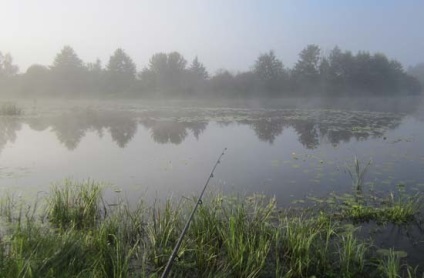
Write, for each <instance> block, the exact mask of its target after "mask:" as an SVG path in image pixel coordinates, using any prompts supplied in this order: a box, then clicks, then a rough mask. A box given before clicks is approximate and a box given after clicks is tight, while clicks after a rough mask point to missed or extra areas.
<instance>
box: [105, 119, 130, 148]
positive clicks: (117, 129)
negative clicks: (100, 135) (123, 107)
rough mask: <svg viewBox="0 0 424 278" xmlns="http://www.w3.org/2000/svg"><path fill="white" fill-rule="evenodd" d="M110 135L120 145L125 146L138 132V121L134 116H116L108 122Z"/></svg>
mask: <svg viewBox="0 0 424 278" xmlns="http://www.w3.org/2000/svg"><path fill="white" fill-rule="evenodd" d="M108 126H109V131H110V135H111V136H112V139H113V141H115V142H116V143H117V144H118V146H119V147H121V148H124V147H125V146H126V145H127V144H128V142H129V141H131V139H132V138H133V137H134V134H135V133H136V132H137V122H136V121H135V120H134V119H133V118H128V117H123V116H118V117H117V116H115V117H113V118H111V119H110V121H109V122H108Z"/></svg>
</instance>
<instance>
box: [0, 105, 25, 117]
mask: <svg viewBox="0 0 424 278" xmlns="http://www.w3.org/2000/svg"><path fill="white" fill-rule="evenodd" d="M22 114H23V110H22V108H20V107H18V106H17V105H16V104H15V103H13V102H4V103H2V104H0V115H1V116H20V115H22Z"/></svg>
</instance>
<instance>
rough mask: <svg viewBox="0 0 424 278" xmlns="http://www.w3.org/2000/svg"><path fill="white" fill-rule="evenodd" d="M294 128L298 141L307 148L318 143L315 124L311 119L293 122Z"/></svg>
mask: <svg viewBox="0 0 424 278" xmlns="http://www.w3.org/2000/svg"><path fill="white" fill-rule="evenodd" d="M291 125H293V128H294V130H295V131H296V133H297V134H298V135H299V138H298V140H299V143H301V144H302V145H303V146H305V147H306V148H308V149H314V148H316V147H317V146H318V145H319V138H318V131H317V124H316V123H314V122H313V121H296V122H293V123H292V124H291Z"/></svg>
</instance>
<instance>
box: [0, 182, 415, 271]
mask: <svg viewBox="0 0 424 278" xmlns="http://www.w3.org/2000/svg"><path fill="white" fill-rule="evenodd" d="M101 188H102V185H100V184H98V183H95V182H93V181H85V182H81V183H79V182H75V181H70V180H66V181H64V182H63V183H60V184H57V185H55V186H53V187H52V189H51V192H50V195H48V196H47V197H46V198H47V202H46V208H47V209H43V207H38V206H36V207H31V206H28V205H27V204H25V205H21V200H16V198H13V196H12V195H11V196H9V197H7V196H6V197H4V198H3V201H2V202H1V206H0V207H1V210H0V212H1V218H2V219H3V220H5V222H6V223H8V224H7V228H6V229H3V230H1V231H0V277H58V276H60V277H75V276H78V277H132V276H148V277H151V276H153V277H155V276H157V275H160V274H161V273H162V271H163V269H164V266H165V264H166V262H167V260H168V258H169V256H170V254H171V252H172V249H173V247H174V245H175V243H176V241H177V239H178V237H179V235H180V233H181V231H182V229H183V226H184V223H185V222H186V220H187V217H188V215H189V213H190V211H191V209H192V207H193V205H194V204H195V203H194V199H193V202H192V201H191V200H184V201H183V202H177V203H175V202H172V201H171V200H168V201H167V202H165V203H164V204H163V205H159V204H158V203H155V204H154V205H153V206H151V207H146V206H145V205H144V204H143V202H140V203H139V204H138V205H136V206H135V207H132V208H130V206H129V204H128V203H127V202H126V201H125V200H121V199H118V200H117V203H116V205H115V206H108V205H106V204H103V202H102V194H101ZM331 198H335V197H334V196H332V197H331ZM410 198H412V199H414V198H415V197H414V196H411V197H408V195H406V193H404V195H403V196H402V197H395V196H394V195H393V197H391V198H388V199H387V198H386V199H384V200H385V202H386V203H387V204H388V205H389V206H390V207H392V210H390V211H386V212H385V214H386V215H387V216H385V217H386V219H398V218H400V219H401V218H403V216H400V215H401V214H402V213H403V211H408V210H407V209H404V208H405V204H404V202H408V201H409V200H410ZM344 200H345V201H346V200H353V201H355V198H354V196H344ZM414 200H415V199H414ZM353 201H352V202H353ZM305 205H306V203H302V205H301V207H298V208H296V207H293V208H291V209H284V210H282V209H280V208H278V207H277V204H276V201H275V199H274V198H268V197H266V196H263V195H257V194H256V195H252V196H246V197H234V196H224V195H221V194H210V195H209V196H207V197H205V201H204V202H203V203H202V205H201V206H200V207H199V210H198V212H197V213H196V215H195V217H194V219H193V222H192V224H191V226H190V228H189V230H188V233H187V235H186V237H185V239H184V241H183V244H182V246H181V248H180V250H179V253H178V257H177V260H176V261H175V263H174V266H173V268H172V270H171V276H176V277H180V276H185V277H187V276H190V277H217V276H218V277H311V276H314V275H315V276H317V277H323V276H325V277H358V276H364V277H369V273H373V274H372V275H371V277H373V276H375V277H380V276H382V275H383V276H387V277H398V276H396V275H399V273H407V274H408V275H409V277H413V276H414V275H418V274H419V271H420V270H419V269H418V268H417V267H416V266H414V267H415V268H413V267H412V266H409V265H407V261H406V259H407V258H405V256H406V255H405V252H401V251H393V250H389V251H387V250H386V251H381V250H379V251H376V249H377V248H378V246H375V245H374V244H373V243H372V241H370V240H368V239H367V240H365V239H364V238H363V237H360V236H359V235H358V234H359V228H358V227H355V226H353V225H352V224H347V223H349V222H347V221H348V220H349V219H350V220H351V223H354V224H355V223H356V221H354V220H355V219H354V218H352V217H351V218H349V217H347V216H345V217H340V215H337V214H335V213H334V212H335V206H341V207H342V208H340V210H339V211H344V212H346V211H349V210H348V209H347V208H348V207H346V205H344V204H343V203H342V202H340V200H337V199H336V201H334V202H333V203H332V204H331V206H329V205H328V203H327V202H325V201H323V202H321V203H320V205H322V206H324V205H326V206H327V209H329V208H331V209H332V210H329V211H327V212H326V211H324V210H320V211H319V212H318V213H317V210H316V208H317V207H316V206H313V207H310V208H308V207H304V206H305ZM357 206H359V205H357ZM361 206H363V207H354V206H353V205H350V208H351V210H350V211H349V212H350V214H351V215H353V214H354V212H355V213H357V214H358V215H359V216H361V217H364V216H363V215H366V214H367V213H368V214H372V213H370V212H368V210H369V208H368V207H366V205H365V204H361ZM398 206H399V208H398ZM400 208H403V209H400ZM375 209H377V208H375ZM399 211H401V212H402V213H400V212H399ZM330 212H332V213H330ZM412 212H413V213H415V214H417V213H418V211H417V210H416V207H414V210H410V211H409V212H408V213H412ZM415 214H414V217H415V216H416V215H415ZM359 216H358V217H359ZM45 220H48V221H45Z"/></svg>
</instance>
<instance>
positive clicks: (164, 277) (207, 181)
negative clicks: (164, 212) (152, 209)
mask: <svg viewBox="0 0 424 278" xmlns="http://www.w3.org/2000/svg"><path fill="white" fill-rule="evenodd" d="M226 150H227V148H225V149H224V150H223V151H222V153H221V155H220V156H219V157H218V160H217V161H216V163H215V165H214V166H213V168H212V171H211V174H210V175H209V177H208V179H207V180H206V183H205V186H204V187H203V190H202V192H201V193H200V195H199V198H198V199H197V202H196V205H195V206H194V208H193V211H192V212H191V214H190V217H189V218H188V220H187V222H186V224H185V226H184V229H183V231H182V232H181V235H180V237H179V238H178V241H177V244H176V245H175V247H174V250H173V251H172V254H171V256H170V257H169V260H168V263H167V264H166V267H165V270H164V271H163V273H162V276H161V278H166V277H168V274H169V272H170V271H171V267H172V264H173V263H174V259H175V257H176V256H177V253H178V250H179V249H180V246H181V243H182V242H183V238H184V235H185V234H186V233H187V230H188V227H189V226H190V222H191V220H192V219H193V216H194V213H195V212H196V210H197V207H198V206H199V205H201V204H202V197H203V193H205V190H206V187H207V186H208V184H209V181H210V180H211V178H213V172H214V171H215V169H216V167H217V166H218V164H219V163H221V157H222V156H223V155H224V153H225V151H226Z"/></svg>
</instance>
